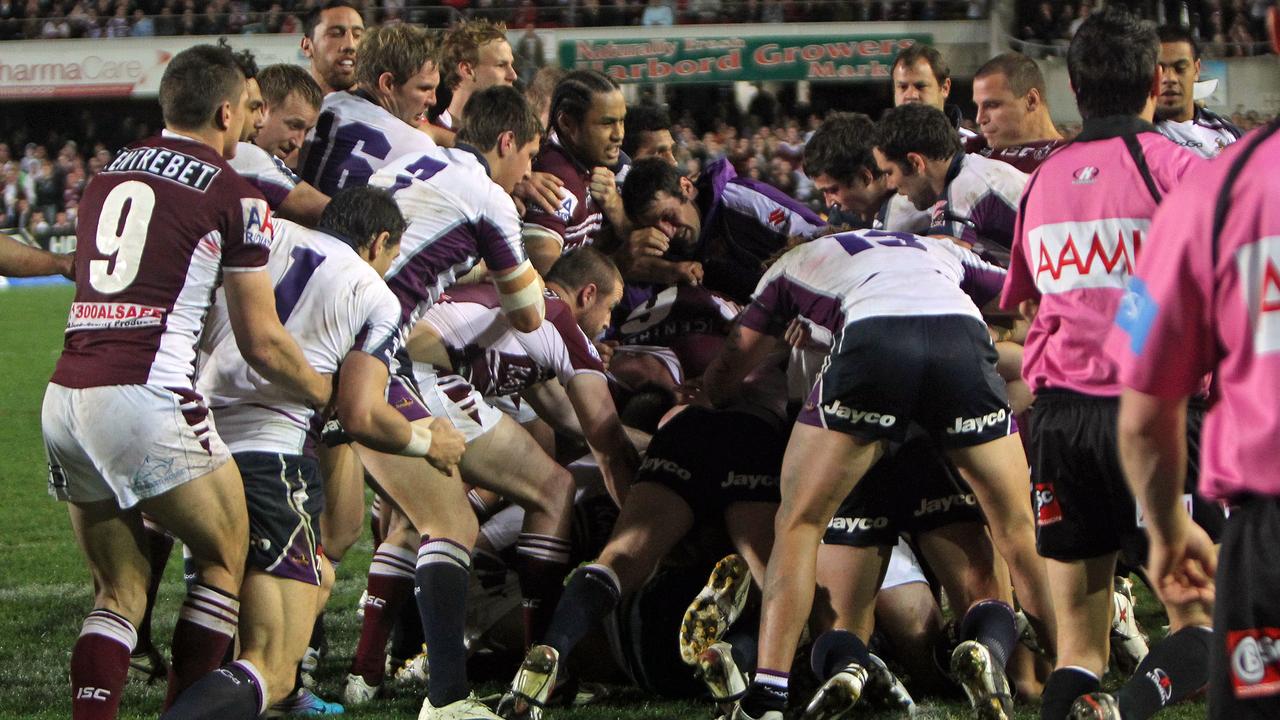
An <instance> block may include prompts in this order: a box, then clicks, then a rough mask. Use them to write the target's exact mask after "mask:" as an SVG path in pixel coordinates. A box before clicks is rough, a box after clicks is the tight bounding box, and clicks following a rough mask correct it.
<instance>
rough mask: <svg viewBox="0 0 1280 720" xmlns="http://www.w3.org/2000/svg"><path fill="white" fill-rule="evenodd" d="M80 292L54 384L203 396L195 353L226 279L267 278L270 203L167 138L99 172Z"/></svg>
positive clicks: (87, 214) (192, 146)
mask: <svg viewBox="0 0 1280 720" xmlns="http://www.w3.org/2000/svg"><path fill="white" fill-rule="evenodd" d="M76 237H77V238H78V240H79V244H78V250H77V251H76V257H75V268H76V294H75V299H74V300H73V301H72V303H71V312H70V315H69V317H68V319H67V331H66V340H65V343H64V345H63V350H62V356H61V357H60V358H59V359H58V364H57V367H56V369H55V370H54V372H53V382H55V383H57V384H59V385H62V386H63V387H69V388H90V387H100V386H104V385H156V386H160V387H165V388H168V389H170V390H172V391H174V392H177V393H179V394H182V395H184V396H191V399H192V400H193V401H194V400H198V399H199V398H196V397H194V393H195V374H196V359H197V345H198V344H199V342H200V336H201V333H202V331H203V327H204V322H205V316H206V315H207V314H208V312H209V306H210V304H211V303H212V302H213V294H214V290H215V289H216V288H217V287H218V285H219V284H220V283H221V281H222V277H223V273H229V272H250V271H257V270H262V269H263V267H264V266H265V265H266V264H267V257H268V255H269V252H270V248H271V237H272V217H271V209H270V208H269V207H268V206H267V201H266V200H265V199H263V197H262V195H261V194H260V193H259V192H258V191H257V190H256V189H254V188H253V186H252V185H250V184H249V183H248V182H247V181H245V180H244V178H242V177H240V176H239V175H237V174H236V173H235V172H234V171H233V170H232V169H231V168H230V167H229V166H228V165H227V163H226V161H225V160H223V158H222V157H221V156H220V155H219V154H218V153H217V152H216V151H215V150H214V149H213V148H211V147H209V146H208V145H206V144H204V143H202V142H198V141H196V140H193V139H191V138H188V137H184V136H182V135H177V134H175V133H171V132H169V131H167V130H166V131H164V132H163V133H162V134H161V135H159V136H156V137H153V138H150V139H147V140H143V141H142V142H140V143H138V144H136V145H132V146H130V147H128V148H126V149H125V150H122V151H121V152H120V153H119V154H118V155H116V157H115V159H114V160H112V161H111V162H110V163H108V164H107V166H106V167H104V168H103V169H102V172H100V173H98V174H97V175H96V176H94V178H93V181H92V182H90V183H89V185H88V187H86V188H85V192H84V198H83V199H82V200H81V202H80V220H79V222H78V223H77V224H76Z"/></svg>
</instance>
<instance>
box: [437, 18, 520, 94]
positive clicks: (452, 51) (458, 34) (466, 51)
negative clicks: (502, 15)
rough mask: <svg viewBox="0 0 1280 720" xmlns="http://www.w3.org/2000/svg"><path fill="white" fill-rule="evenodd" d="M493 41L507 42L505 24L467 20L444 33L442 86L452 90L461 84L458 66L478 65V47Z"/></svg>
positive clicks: (482, 20)
mask: <svg viewBox="0 0 1280 720" xmlns="http://www.w3.org/2000/svg"><path fill="white" fill-rule="evenodd" d="M495 40H502V41H503V42H506V40H507V24H506V23H502V22H498V23H495V22H490V21H488V20H485V19H480V20H467V21H466V22H462V23H458V24H457V25H455V26H454V27H453V28H452V29H450V30H447V31H445V34H444V42H443V43H442V45H443V47H442V48H441V55H442V56H443V58H444V60H443V62H444V70H443V73H444V84H445V85H446V86H447V87H448V88H449V89H454V88H456V87H458V85H459V84H460V83H461V82H462V76H461V75H459V74H458V65H460V64H462V63H464V62H465V63H470V64H471V65H472V67H474V66H476V65H478V64H479V63H480V46H481V45H484V44H485V43H488V42H493V41H495Z"/></svg>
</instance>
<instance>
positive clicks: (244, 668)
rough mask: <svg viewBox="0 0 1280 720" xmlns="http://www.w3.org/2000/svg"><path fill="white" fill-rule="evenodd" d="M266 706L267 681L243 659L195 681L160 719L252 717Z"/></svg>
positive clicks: (221, 719) (230, 719)
mask: <svg viewBox="0 0 1280 720" xmlns="http://www.w3.org/2000/svg"><path fill="white" fill-rule="evenodd" d="M266 709H267V684H266V682H265V681H264V680H263V679H262V674H261V673H259V672H258V669H257V668H255V667H254V666H253V664H252V663H250V662H249V661H247V660H237V661H235V662H233V663H231V664H230V665H224V666H223V667H220V668H218V669H217V670H214V671H213V672H211V673H209V674H208V675H205V676H204V677H202V678H200V679H199V680H196V681H195V682H194V683H192V684H191V686H190V687H188V688H187V689H186V690H184V691H183V692H182V694H181V695H179V696H178V697H177V699H176V700H174V702H173V704H172V705H170V706H169V709H168V710H166V711H165V712H164V714H163V715H161V716H160V720H204V719H205V718H208V720H238V719H239V718H243V719H244V720H254V719H255V718H257V717H258V716H259V715H261V714H262V713H264V712H266Z"/></svg>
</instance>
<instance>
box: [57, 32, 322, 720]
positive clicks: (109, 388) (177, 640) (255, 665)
mask: <svg viewBox="0 0 1280 720" xmlns="http://www.w3.org/2000/svg"><path fill="white" fill-rule="evenodd" d="M246 94H247V88H246V83H245V77H244V75H243V73H242V72H241V71H240V69H239V67H238V66H237V63H236V60H235V58H234V57H233V55H232V53H231V51H230V50H229V49H227V48H223V47H214V46H209V45H197V46H195V47H193V48H191V49H189V50H185V51H183V52H181V53H178V54H177V55H176V56H175V57H174V58H173V60H172V61H171V62H170V63H169V65H168V67H167V68H166V69H165V73H164V76H163V77H162V79H161V87H160V105H161V110H162V113H163V116H164V119H165V130H164V132H163V133H162V134H161V135H159V136H157V137H154V138H151V139H148V140H145V141H142V142H141V143H138V144H136V145H134V146H132V147H130V148H129V149H127V150H125V151H124V152H122V153H120V154H119V155H117V156H116V158H115V159H114V160H113V161H112V162H111V163H109V164H108V165H107V166H106V167H104V168H103V170H102V172H101V173H99V174H98V175H97V176H96V177H95V178H94V180H93V182H91V183H90V184H89V186H88V188H86V190H85V196H84V198H83V201H82V203H81V206H80V207H81V210H80V212H81V215H80V221H79V223H78V227H77V235H78V238H79V243H78V246H79V250H78V252H77V254H76V272H75V275H76V277H77V278H78V281H77V285H76V297H75V300H74V302H73V304H72V309H71V316H70V318H69V320H68V327H67V334H66V342H65V346H64V349H63V354H62V357H61V358H60V359H59V361H58V365H57V367H56V369H55V370H54V375H53V378H52V380H51V382H50V385H49V389H48V391H47V393H46V396H45V401H44V408H43V411H42V418H43V419H42V425H43V429H44V434H45V446H46V450H47V452H48V457H49V467H50V484H51V485H50V489H51V491H53V492H54V493H55V494H56V495H57V496H58V497H60V498H62V499H64V500H67V501H69V503H70V504H69V506H68V507H69V509H70V513H71V520H72V527H73V530H74V532H75V534H76V537H77V540H78V542H79V544H80V547H81V548H82V549H83V551H84V553H85V555H86V559H87V561H88V563H89V567H90V571H91V573H92V575H93V578H94V588H95V590H94V596H95V599H94V603H95V607H96V609H95V610H94V612H93V613H91V614H90V615H89V617H88V618H87V619H86V620H85V623H84V627H83V629H82V631H81V635H80V638H79V640H78V641H77V642H76V646H75V648H74V650H73V651H72V659H71V684H72V698H73V702H72V716H73V717H75V718H113V717H115V715H116V712H117V709H118V707H119V703H120V693H121V691H122V690H123V685H124V680H125V674H126V672H127V670H128V664H129V653H130V651H131V650H132V649H133V644H134V642H135V639H136V630H135V627H136V625H137V623H138V622H139V621H140V620H141V618H142V614H143V612H144V607H145V604H146V590H147V582H148V576H149V573H150V570H149V567H148V565H149V562H148V561H149V558H148V557H147V556H146V555H145V554H144V552H143V551H142V550H141V548H142V547H143V545H142V544H141V542H140V541H141V538H142V532H143V530H142V518H141V512H142V511H145V512H147V513H148V514H149V515H151V516H152V517H154V518H156V519H157V520H158V521H159V522H160V523H161V524H163V525H164V527H166V528H168V529H169V530H171V531H172V532H173V533H174V534H175V535H177V536H178V538H180V539H181V540H182V542H183V544H184V545H186V546H187V547H189V548H190V549H191V552H192V555H193V557H194V558H195V566H196V582H195V583H194V584H193V585H192V586H191V587H190V589H189V590H188V592H187V597H186V600H185V602H184V603H183V608H182V610H181V612H180V614H179V618H178V623H177V625H176V626H175V628H174V637H173V643H172V652H173V666H172V673H171V676H170V685H169V693H168V697H167V701H166V705H167V706H168V705H169V704H170V703H174V701H175V699H176V700H177V702H176V704H173V705H172V707H169V709H168V716H169V717H173V718H185V717H196V716H200V713H203V712H213V713H215V714H217V715H219V716H221V717H243V718H252V717H257V716H258V715H259V714H261V713H262V711H263V710H264V709H265V707H266V699H267V697H268V693H269V690H268V688H267V687H266V685H265V684H264V682H265V681H264V677H263V674H262V672H261V671H260V670H259V668H260V667H265V666H266V662H265V658H264V657H263V656H262V655H261V654H254V653H246V654H243V655H242V656H241V658H240V659H239V660H237V661H235V662H232V663H231V664H229V665H226V666H224V667H223V668H222V669H221V670H220V671H219V672H213V671H214V670H217V669H218V666H219V665H221V664H222V662H223V660H224V657H225V655H226V654H227V650H228V648H229V647H230V645H231V640H232V636H233V635H234V633H235V630H236V620H237V616H238V613H239V601H238V599H237V596H238V593H239V591H240V583H241V580H242V578H243V575H244V562H245V555H246V553H247V550H248V547H247V541H248V521H247V517H246V513H245V505H244V490H243V486H242V485H241V479H240V474H239V472H238V471H237V469H236V466H235V464H234V463H231V462H228V460H230V455H229V453H228V452H227V448H226V446H225V445H224V444H223V443H222V441H221V439H220V438H219V437H218V434H217V431H216V429H215V428H214V426H213V424H212V421H211V419H210V417H209V412H208V409H207V407H206V405H205V402H204V399H203V398H202V397H201V396H200V395H199V394H198V393H197V392H196V390H195V388H194V387H193V382H192V378H193V376H194V374H195V362H196V357H197V346H198V344H199V342H200V335H201V331H202V323H203V321H204V317H205V314H206V312H207V310H208V308H209V303H210V301H211V298H212V296H213V290H214V288H215V287H216V286H217V284H218V282H219V280H221V282H222V283H223V286H224V288H225V290H226V294H227V305H228V313H229V319H230V325H231V329H232V332H233V334H234V336H235V338H236V344H237V345H238V346H239V347H240V350H241V352H242V353H243V354H244V356H245V358H246V359H247V360H248V362H249V364H250V366H251V367H253V368H254V369H255V371H256V372H258V373H260V374H261V375H262V376H263V377H265V378H268V379H269V380H270V381H272V382H275V383H278V384H279V385H280V386H281V387H284V388H286V389H287V390H288V391H289V392H291V393H293V394H294V395H295V396H297V397H300V398H303V399H304V400H305V401H306V402H307V403H308V404H310V405H311V406H312V407H323V406H324V405H325V404H326V403H327V402H328V400H329V394H330V387H329V381H328V379H327V378H324V377H322V376H321V375H319V374H318V373H317V372H316V371H315V370H314V369H313V368H312V367H311V366H310V365H309V364H307V361H306V358H305V357H304V356H303V354H302V352H301V350H300V348H299V347H298V345H297V343H295V342H294V340H293V339H292V337H290V335H289V334H288V332H287V331H286V330H285V329H284V327H283V326H282V325H281V324H280V321H279V319H278V318H277V317H276V308H275V301H274V299H273V297H272V291H271V285H270V280H269V278H268V276H267V274H266V273H263V272H259V271H260V270H261V269H262V268H263V267H264V266H265V265H266V263H267V258H268V250H269V248H270V245H271V230H272V228H271V212H270V209H269V208H268V206H267V203H266V201H265V200H264V199H263V198H262V196H261V195H260V194H258V192H257V191H256V190H254V189H253V188H252V186H250V185H249V184H248V183H246V182H245V181H244V180H243V179H242V178H240V177H239V175H237V174H236V173H235V172H234V171H232V170H231V169H230V167H229V166H228V165H227V164H226V162H225V160H224V159H223V158H224V157H231V156H233V155H234V153H235V149H236V143H237V142H238V141H239V139H240V134H241V130H242V127H243V124H244V122H245V121H246V117H245V110H244V108H245V102H246Z"/></svg>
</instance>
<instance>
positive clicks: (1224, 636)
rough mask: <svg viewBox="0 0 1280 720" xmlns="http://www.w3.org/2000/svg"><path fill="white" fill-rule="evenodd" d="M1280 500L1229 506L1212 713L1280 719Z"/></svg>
mask: <svg viewBox="0 0 1280 720" xmlns="http://www.w3.org/2000/svg"><path fill="white" fill-rule="evenodd" d="M1276 547H1280V500H1277V499H1276V498H1262V497H1256V498H1249V499H1245V500H1243V501H1242V502H1241V503H1240V505H1239V506H1238V507H1236V508H1234V509H1233V510H1232V511H1231V518H1230V519H1229V520H1227V522H1226V527H1225V529H1224V531H1223V533H1222V548H1221V549H1220V550H1219V552H1218V575H1217V578H1216V583H1217V586H1218V593H1217V595H1216V597H1217V602H1215V603H1214V608H1213V629H1214V633H1213V646H1214V652H1213V656H1212V658H1211V661H1210V671H1209V717H1210V718H1214V719H1215V720H1241V719H1246V720H1251V719H1253V718H1259V719H1261V718H1276V717H1280V603H1277V602H1276V597H1277V596H1280V564H1277V563H1276V561H1275V550H1274V549H1275V548H1276Z"/></svg>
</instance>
